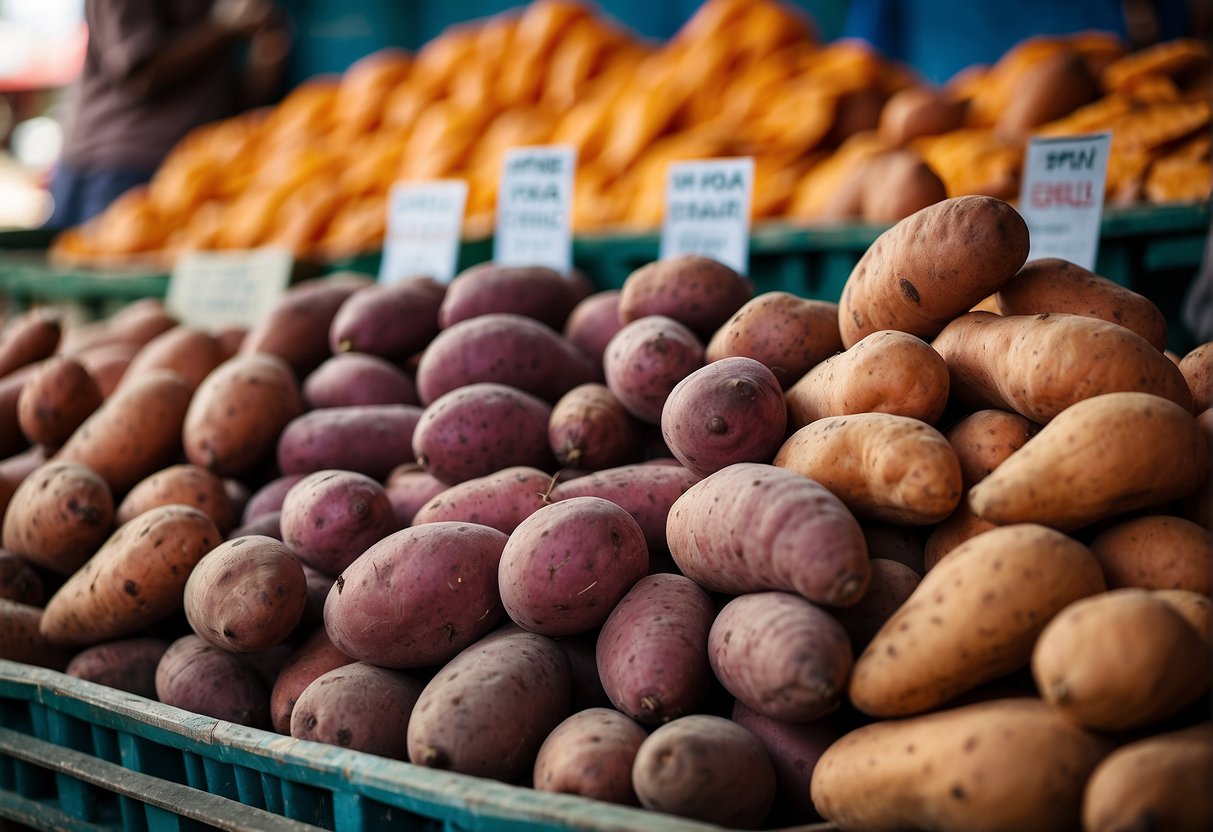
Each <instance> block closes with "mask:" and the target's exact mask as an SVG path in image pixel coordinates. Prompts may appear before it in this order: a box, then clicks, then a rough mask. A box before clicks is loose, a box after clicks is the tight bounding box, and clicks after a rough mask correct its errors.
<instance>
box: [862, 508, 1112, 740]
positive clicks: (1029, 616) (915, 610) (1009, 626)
mask: <svg viewBox="0 0 1213 832" xmlns="http://www.w3.org/2000/svg"><path fill="white" fill-rule="evenodd" d="M1103 590H1104V581H1103V575H1102V574H1101V573H1100V571H1099V564H1098V563H1097V562H1096V560H1095V557H1094V555H1092V554H1091V552H1090V550H1089V549H1088V548H1087V547H1086V546H1084V545H1082V544H1081V543H1079V542H1078V541H1076V540H1074V539H1073V538H1070V537H1067V536H1066V535H1063V534H1062V533H1060V532H1057V531H1054V530H1052V529H1048V528H1046V527H1044V526H1034V525H1030V524H1023V525H1015V526H1006V527H1003V528H999V529H994V530H992V531H989V532H986V533H985V534H982V535H979V536H977V537H975V538H973V539H971V540H969V541H967V542H966V543H963V544H962V545H961V546H958V547H957V548H956V549H955V550H953V552H952V553H951V554H950V555H949V556H948V557H947V558H944V559H943V560H942V561H940V562H939V563H938V564H937V565H936V566H935V568H934V569H932V570H930V571H929V572H927V574H926V575H924V576H923V579H922V581H921V582H920V583H919V584H918V587H917V588H916V589H915V590H914V592H913V593H912V594H911V595H910V597H909V598H908V599H907V600H906V601H905V602H904V603H903V604H902V605H901V607H900V608H899V609H898V610H897V612H895V613H893V615H892V617H890V618H889V620H888V621H886V622H885V624H884V626H883V627H881V628H880V630H879V631H877V633H876V635H875V636H874V637H873V638H872V641H871V642H870V643H869V644H868V646H867V648H866V649H865V650H864V651H863V653H862V654H861V655H860V656H859V658H857V659H856V660H855V667H854V671H853V672H852V675H851V680H850V690H849V694H850V699H851V703H852V704H853V705H854V706H855V707H856V708H858V709H859V710H861V711H863V712H864V713H866V714H869V715H871V716H878V717H894V716H907V715H910V714H916V713H922V712H923V711H927V710H931V709H933V708H936V707H938V706H940V705H942V704H944V703H945V702H948V701H949V700H951V699H953V698H955V697H956V696H958V695H960V694H961V693H964V692H966V691H969V690H972V689H973V688H975V687H977V686H978V685H980V684H982V683H983V682H988V681H990V680H992V679H996V678H998V677H999V676H1003V675H1005V674H1007V673H1010V672H1012V671H1014V670H1017V669H1020V668H1022V667H1025V666H1026V665H1027V664H1028V661H1029V659H1030V658H1031V655H1032V647H1033V645H1034V644H1035V642H1036V638H1037V635H1038V634H1039V633H1040V631H1041V630H1042V629H1043V628H1044V626H1045V625H1046V624H1047V623H1048V621H1049V620H1050V619H1051V618H1052V617H1053V616H1055V615H1056V614H1057V613H1058V612H1060V611H1061V610H1062V609H1064V608H1065V607H1066V606H1067V605H1068V604H1070V603H1071V602H1073V601H1075V600H1077V599H1079V598H1085V597H1087V596H1089V595H1094V594H1095V593H1098V592H1102V591H1103Z"/></svg>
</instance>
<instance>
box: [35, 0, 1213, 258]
mask: <svg viewBox="0 0 1213 832" xmlns="http://www.w3.org/2000/svg"><path fill="white" fill-rule="evenodd" d="M1210 77H1211V73H1210V51H1209V47H1208V45H1207V44H1206V43H1204V42H1202V41H1199V40H1196V39H1179V40H1173V41H1168V42H1164V43H1159V44H1157V45H1155V46H1152V47H1149V48H1146V49H1143V50H1141V51H1138V52H1133V53H1130V52H1129V51H1128V49H1127V47H1126V46H1125V45H1124V44H1122V43H1120V42H1118V41H1117V40H1116V38H1115V37H1113V36H1110V35H1108V34H1104V33H1099V32H1083V33H1079V34H1075V35H1067V36H1055V37H1053V36H1050V37H1043V36H1042V37H1034V38H1031V39H1029V40H1026V41H1024V42H1022V43H1020V44H1019V45H1018V46H1016V47H1014V48H1013V49H1011V50H1010V51H1009V52H1007V53H1006V54H1005V55H1004V56H1002V57H1001V58H1000V59H999V60H998V61H997V62H995V63H994V64H993V65H991V66H974V67H971V68H970V69H968V70H966V71H963V72H961V73H959V74H958V75H957V76H956V77H955V78H953V79H952V80H951V81H949V82H948V83H947V84H946V85H943V86H942V87H936V86H932V85H930V84H927V83H926V82H924V81H922V80H921V79H920V78H918V77H917V76H916V75H915V73H914V72H913V71H912V70H911V69H910V68H908V67H906V66H902V65H898V64H896V63H894V62H892V61H890V60H887V59H886V58H884V57H883V56H881V55H879V54H877V53H876V52H874V51H873V50H872V49H871V48H870V47H868V46H867V45H866V44H865V43H863V42H861V41H857V40H845V39H844V40H837V41H833V42H828V43H827V42H822V41H821V40H820V38H819V37H818V35H817V33H816V30H815V28H814V24H813V22H812V21H811V20H810V19H808V18H806V17H805V16H804V15H803V14H802V13H801V12H799V11H798V10H796V9H794V8H792V7H789V6H786V5H782V4H780V3H778V2H775V0H762V1H761V2H749V0H709V2H706V3H704V4H703V5H702V6H701V7H700V8H699V10H698V11H697V12H696V13H695V14H694V15H693V16H692V17H691V18H690V19H689V20H688V21H687V23H686V24H685V25H684V26H683V27H682V29H681V30H679V31H678V32H677V33H676V34H675V35H674V37H672V38H671V39H670V40H669V41H668V42H666V43H652V42H648V41H645V40H642V39H640V38H638V37H636V36H635V35H634V34H632V33H631V32H629V31H627V30H625V29H623V28H621V27H620V26H619V25H617V24H616V23H615V22H614V21H612V20H610V19H608V18H606V17H605V16H602V15H599V14H597V13H596V12H595V11H594V10H593V9H592V8H590V7H588V6H586V5H582V4H580V3H576V2H568V1H567V0H535V2H532V3H531V4H529V5H527V6H525V7H523V8H521V9H517V10H513V11H510V12H506V13H503V14H499V15H497V16H493V17H490V18H486V19H483V20H478V21H472V22H468V23H464V24H461V25H458V26H456V27H454V28H452V29H450V30H448V31H446V32H445V33H443V34H442V35H440V36H438V37H437V38H435V39H434V40H432V41H430V42H429V43H427V44H425V45H424V46H423V47H422V48H421V49H419V50H418V51H417V52H416V54H410V53H406V52H404V51H403V50H384V51H381V52H378V53H375V54H372V55H370V56H367V57H366V58H364V59H362V60H360V61H358V62H357V63H355V64H354V65H353V66H351V67H349V69H347V70H346V71H345V72H344V73H343V74H341V75H340V76H337V77H318V78H315V79H312V80H310V81H308V82H306V83H304V84H303V85H301V86H299V87H298V88H296V89H294V90H293V91H291V92H290V93H289V94H288V95H287V96H286V98H285V99H284V100H283V101H282V102H281V103H279V104H278V105H276V106H274V107H273V108H271V109H269V110H266V111H257V112H253V113H249V114H246V115H242V116H238V117H235V118H232V119H230V120H227V121H223V122H219V123H216V124H211V125H207V126H204V127H202V128H199V129H197V130H196V131H195V132H194V133H192V134H191V135H189V136H187V137H186V138H185V139H183V140H182V141H181V143H180V144H179V145H178V146H177V147H176V148H175V149H174V150H173V151H172V153H171V154H170V156H169V158H168V159H166V160H165V162H164V163H163V165H162V166H161V168H160V169H159V171H158V172H157V173H156V175H155V177H154V178H153V180H152V182H151V183H150V184H149V185H148V186H146V187H143V188H140V189H137V190H135V191H132V192H130V193H128V194H127V195H126V196H124V197H122V198H120V199H119V201H118V202H116V203H115V204H114V205H112V206H111V207H110V209H108V210H107V211H106V212H104V214H102V215H101V216H100V217H99V218H97V219H96V220H94V221H92V222H90V223H88V224H87V225H85V226H81V227H77V228H72V229H69V230H67V231H65V232H64V233H63V234H62V235H60V236H59V237H58V238H57V239H56V240H55V242H54V244H53V246H52V255H53V257H54V258H55V259H56V260H57V261H58V262H60V263H76V264H89V265H94V266H106V265H110V266H112V265H114V264H117V263H129V262H130V261H132V260H134V261H141V262H151V263H155V264H159V265H160V266H161V267H165V266H167V264H169V263H171V262H172V261H173V259H174V258H175V256H176V255H177V254H178V253H180V252H181V251H185V250H191V249H207V250H209V249H241V248H252V247H256V246H263V245H276V246H284V247H286V248H288V249H290V250H291V251H293V252H294V253H295V254H296V255H297V256H299V257H302V258H308V259H314V260H320V261H331V260H333V259H340V258H345V257H349V256H351V255H354V254H358V253H362V252H366V251H374V250H377V249H379V248H380V247H381V245H382V240H383V237H384V230H385V223H386V198H387V193H388V190H389V188H390V187H391V185H392V184H393V183H394V182H397V181H400V180H419V179H434V178H461V179H465V180H466V181H467V182H468V185H469V195H468V206H467V216H466V223H465V233H466V234H467V235H468V236H469V237H482V236H485V235H487V234H489V233H491V231H492V227H493V215H494V210H495V205H496V201H497V199H496V197H497V193H496V192H497V187H498V179H499V175H500V168H501V160H502V157H503V154H504V153H505V151H507V150H508V149H510V148H512V147H516V146H523V145H534V144H564V145H570V146H572V147H573V148H574V149H575V150H576V152H577V159H578V169H577V178H576V186H575V187H576V191H575V199H574V205H573V224H574V228H575V230H576V231H577V232H578V233H582V234H585V233H611V232H621V231H637V230H641V231H651V230H653V229H655V228H657V227H658V226H659V225H660V223H661V219H662V214H663V205H664V194H665V173H666V168H667V166H668V165H669V164H670V163H671V162H674V161H679V160H687V159H697V158H711V157H724V156H752V157H753V158H754V160H755V165H756V175H755V176H756V178H755V187H754V201H753V207H752V212H753V216H754V218H755V220H756V221H759V222H764V221H779V222H786V223H793V224H798V225H803V224H815V225H820V224H822V223H836V222H855V221H862V222H867V223H877V224H887V223H891V222H894V221H896V220H898V219H901V218H902V217H905V216H907V215H909V214H910V213H913V212H914V211H915V210H917V209H918V208H921V207H923V206H925V205H928V204H931V203H934V202H938V201H939V200H941V199H943V198H945V197H957V196H962V195H972V194H984V195H990V196H995V197H999V198H1001V199H1003V200H1007V201H1011V202H1013V201H1014V200H1015V199H1016V197H1017V196H1018V189H1019V182H1020V175H1021V171H1022V166H1023V157H1024V148H1025V143H1026V141H1027V140H1028V139H1029V138H1030V137H1031V136H1033V135H1046V136H1048V135H1064V134H1071V133H1087V132H1092V131H1102V130H1110V131H1111V132H1112V134H1113V141H1112V149H1111V157H1110V160H1109V170H1108V177H1107V197H1108V201H1109V202H1110V203H1114V204H1160V203H1173V202H1192V201H1199V200H1204V199H1207V197H1208V196H1209V193H1210V167H1209V123H1210V103H1209V101H1210Z"/></svg>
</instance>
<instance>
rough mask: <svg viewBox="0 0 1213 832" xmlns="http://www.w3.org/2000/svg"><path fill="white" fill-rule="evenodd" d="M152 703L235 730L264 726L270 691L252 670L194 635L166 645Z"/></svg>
mask: <svg viewBox="0 0 1213 832" xmlns="http://www.w3.org/2000/svg"><path fill="white" fill-rule="evenodd" d="M156 698H157V699H159V700H160V701H161V702H163V703H164V704H166V705H172V706H174V707H177V708H181V709H183V710H186V711H190V712H192V713H196V714H202V715H204V716H209V717H213V718H215V719H223V720H227V721H228V722H234V723H236V724H237V725H247V726H249V727H250V728H268V727H269V711H270V708H269V691H268V689H267V688H266V685H265V682H264V681H263V680H262V678H261V676H260V675H258V673H257V671H256V670H255V669H254V668H253V666H252V665H251V664H249V663H248V662H247V661H246V660H245V659H244V658H243V657H241V656H239V655H237V654H235V653H229V652H228V651H227V650H222V649H220V648H218V647H215V646H214V645H213V644H209V643H207V642H206V641H204V640H202V639H201V638H199V637H198V636H196V635H194V634H193V633H191V634H189V635H186V636H182V637H181V638H179V639H177V640H176V641H174V642H173V643H171V644H170V645H169V646H168V649H167V650H165V651H164V655H162V656H161V657H160V663H159V664H158V665H157V666H156Z"/></svg>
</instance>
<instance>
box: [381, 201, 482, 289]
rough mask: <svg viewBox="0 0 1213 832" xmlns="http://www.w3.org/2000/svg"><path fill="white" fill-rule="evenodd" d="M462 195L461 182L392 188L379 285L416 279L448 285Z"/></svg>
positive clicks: (458, 233) (455, 260)
mask: <svg viewBox="0 0 1213 832" xmlns="http://www.w3.org/2000/svg"><path fill="white" fill-rule="evenodd" d="M467 195H468V183H467V182H465V181H463V180H462V179H444V180H438V181H435V182H398V183H396V184H395V185H393V186H392V191H391V196H390V198H389V201H388V225H387V237H386V239H385V240H384V243H383V261H382V263H380V266H379V282H380V283H395V282H397V281H400V280H403V279H405V278H406V277H414V276H422V277H432V278H433V279H434V280H437V281H438V282H439V283H449V282H450V280H451V278H453V277H454V276H455V270H456V268H457V266H458V262H459V244H460V241H461V240H462V230H463V211H464V206H465V205H466V204H467Z"/></svg>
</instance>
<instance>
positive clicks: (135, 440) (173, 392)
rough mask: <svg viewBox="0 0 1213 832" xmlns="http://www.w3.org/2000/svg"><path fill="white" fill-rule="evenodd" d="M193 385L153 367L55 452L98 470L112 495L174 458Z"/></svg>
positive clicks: (107, 402)
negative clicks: (190, 385)
mask: <svg viewBox="0 0 1213 832" xmlns="http://www.w3.org/2000/svg"><path fill="white" fill-rule="evenodd" d="M190 395H191V391H190V387H189V384H187V383H186V382H185V380H184V379H182V378H181V376H180V375H178V374H177V373H174V372H172V371H171V370H151V371H149V372H147V373H145V374H144V375H143V376H142V377H141V378H139V379H136V380H134V381H132V382H131V383H130V384H129V385H126V386H124V387H123V388H122V389H121V390H115V391H114V393H113V395H111V396H110V397H109V398H107V399H106V400H105V402H104V403H103V404H102V405H101V407H99V408H97V410H96V411H94V412H93V414H92V415H91V416H89V417H88V419H86V420H85V421H84V423H83V424H81V425H80V427H78V428H77V429H76V430H75V432H73V433H72V435H71V436H69V437H68V439H67V441H66V442H64V443H63V446H62V447H60V448H59V450H58V451H57V452H56V454H55V459H57V460H59V461H61V462H75V463H79V464H80V465H84V466H86V467H88V468H91V469H92V470H94V471H96V472H97V473H98V474H99V475H100V476H101V478H102V479H104V480H105V481H106V482H107V483H109V487H110V490H111V491H113V493H114V495H115V496H117V495H119V494H125V493H126V491H127V490H128V489H129V488H130V487H131V486H133V485H134V484H135V483H137V482H139V480H141V479H143V478H144V477H147V476H149V475H151V474H152V473H153V472H155V471H159V470H160V469H161V468H163V467H165V466H166V465H170V464H172V463H173V462H175V461H176V460H177V459H178V458H179V457H180V455H181V445H182V436H183V433H182V432H183V429H184V426H185V424H186V422H187V420H188V417H187V412H188V410H189V409H190V408H191V399H190Z"/></svg>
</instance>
